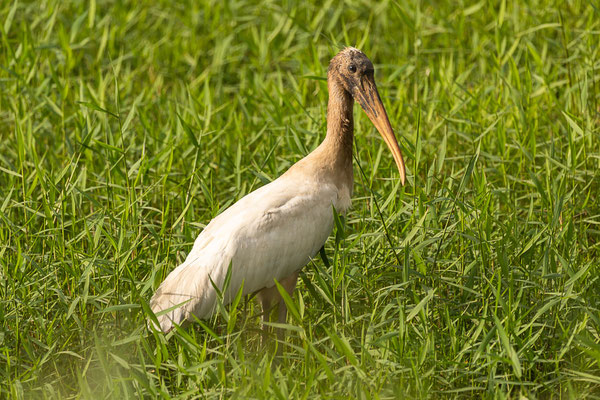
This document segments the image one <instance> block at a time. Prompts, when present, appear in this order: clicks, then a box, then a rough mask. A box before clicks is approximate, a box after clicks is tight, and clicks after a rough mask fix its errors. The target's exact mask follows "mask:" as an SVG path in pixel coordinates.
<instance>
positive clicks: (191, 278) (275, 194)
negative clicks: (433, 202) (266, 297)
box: [150, 175, 340, 332]
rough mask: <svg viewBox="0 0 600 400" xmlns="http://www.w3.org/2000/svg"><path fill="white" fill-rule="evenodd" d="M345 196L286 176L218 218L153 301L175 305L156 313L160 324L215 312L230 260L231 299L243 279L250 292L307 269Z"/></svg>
mask: <svg viewBox="0 0 600 400" xmlns="http://www.w3.org/2000/svg"><path fill="white" fill-rule="evenodd" d="M339 197H340V196H339V193H338V190H337V188H336V187H335V185H333V184H327V183H323V182H314V181H312V180H311V179H310V178H309V177H307V178H306V179H303V178H302V177H298V176H293V179H290V176H288V175H283V176H282V177H280V178H279V179H277V180H275V181H273V182H271V183H269V184H268V185H265V186H263V187H261V188H259V189H257V190H256V191H254V192H252V193H250V194H248V195H247V196H245V197H243V198H242V199H241V200H239V201H238V202H237V203H235V204H234V205H232V206H231V207H229V208H228V209H227V210H225V211H224V212H223V213H221V214H220V215H218V216H217V217H215V218H214V219H213V220H212V221H211V222H210V223H209V224H208V225H207V226H206V228H205V229H204V230H203V231H202V233H200V235H199V236H198V238H197V239H196V241H195V243H194V247H193V249H192V251H191V252H190V254H189V255H188V256H187V258H186V260H185V261H184V262H183V264H181V265H180V266H178V267H177V268H176V269H175V270H173V272H171V273H170V274H169V276H167V278H166V279H165V281H164V282H163V283H162V284H161V285H160V287H159V288H158V290H157V291H156V293H155V295H154V296H153V298H152V300H151V302H150V305H151V308H152V311H153V312H154V313H160V312H161V311H163V310H166V309H169V308H173V307H174V309H173V310H171V311H169V312H167V313H165V314H163V315H160V316H158V320H159V323H160V327H161V329H162V330H163V331H165V332H167V331H169V330H171V329H172V327H173V322H175V323H177V324H181V323H182V322H184V321H185V320H187V319H191V318H193V317H192V314H193V315H195V316H196V317H197V318H200V319H202V318H208V317H210V315H211V314H212V313H213V311H214V309H215V306H216V304H217V300H218V298H217V291H216V290H215V289H214V287H213V284H214V285H215V286H216V287H217V288H219V290H223V284H224V282H225V278H226V275H227V271H228V268H230V266H231V268H232V270H231V280H230V284H229V286H228V287H227V288H225V290H224V291H223V302H224V303H225V304H227V303H229V302H230V301H231V300H232V299H233V298H234V297H235V295H236V294H237V292H238V291H239V289H240V288H241V287H242V285H243V293H244V294H249V293H253V292H256V291H257V290H260V289H262V288H265V287H271V286H273V285H274V279H276V280H278V281H279V280H281V279H284V278H286V277H288V276H290V275H291V274H293V273H294V272H296V271H298V270H299V269H301V268H302V267H303V266H304V265H306V264H307V263H308V262H309V260H310V258H311V257H313V256H314V255H315V254H316V253H317V252H318V251H319V249H320V248H321V246H323V244H324V243H325V241H326V240H327V237H328V236H329V234H330V233H331V230H332V227H333V214H332V209H331V207H332V205H334V206H336V205H337V203H338V201H339ZM177 305H181V306H180V307H176V306H177Z"/></svg>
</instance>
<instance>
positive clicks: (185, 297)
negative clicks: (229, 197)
mask: <svg viewBox="0 0 600 400" xmlns="http://www.w3.org/2000/svg"><path fill="white" fill-rule="evenodd" d="M373 72H374V70H373V64H372V63H371V61H370V60H369V59H368V58H367V56H366V55H365V54H364V53H362V52H361V51H359V50H357V49H355V48H352V47H348V48H345V49H344V50H342V51H341V52H339V53H338V54H337V55H336V56H335V57H334V58H333V59H332V60H331V62H330V64H329V69H328V72H327V87H328V89H329V103H328V105H327V134H326V136H325V139H324V140H323V142H322V143H321V144H320V145H319V146H318V147H317V148H316V149H315V150H314V151H313V152H312V153H310V154H309V155H308V156H306V157H304V158H303V159H302V160H300V161H298V162H297V163H296V164H294V165H293V166H292V167H291V168H290V169H289V170H287V171H286V172H285V173H284V174H283V175H281V176H280V177H279V178H278V179H276V180H274V181H273V182H271V183H269V184H267V185H265V186H263V187H261V188H259V189H257V190H255V191H254V192H251V193H250V194H248V195H246V196H245V197H243V198H242V199H241V200H239V201H238V202H237V203H235V204H234V205H232V206H231V207H229V208H228V209H226V210H225V211H223V212H222V213H221V214H219V215H218V216H217V217H215V218H214V219H213V220H212V221H211V222H210V223H209V224H208V225H207V226H206V228H204V230H203V231H202V232H201V233H200V235H199V236H198V238H197V239H196V241H195V242H194V246H193V248H192V251H191V252H190V253H189V255H188V256H187V258H186V260H185V261H184V262H183V264H181V265H180V266H178V267H177V268H175V270H173V271H172V272H171V273H170V274H169V275H168V276H167V278H166V279H165V280H164V282H163V283H162V284H161V285H160V287H159V288H158V290H157V291H156V293H155V294H154V296H153V297H152V300H151V302H150V306H151V309H152V311H153V312H154V313H156V314H158V313H160V312H161V311H163V313H162V315H158V316H157V318H158V322H159V324H160V329H162V331H164V332H168V331H170V330H171V329H173V327H174V324H182V323H183V322H185V321H186V320H193V319H194V316H195V317H197V318H199V319H204V318H208V317H210V316H211V315H212V313H213V312H214V311H215V308H216V304H217V301H218V294H217V291H216V290H215V286H216V287H218V288H219V289H221V288H223V285H224V282H225V279H226V275H227V272H228V269H229V268H231V275H230V281H229V285H228V286H227V287H226V288H225V289H224V291H223V297H222V298H223V302H224V303H225V304H227V303H229V302H230V301H232V300H233V298H234V297H235V295H236V294H237V293H238V291H239V290H240V288H242V287H243V294H244V295H246V294H251V293H257V295H258V298H259V300H260V301H261V303H262V307H263V310H264V314H263V318H265V320H268V314H269V311H270V310H271V307H272V306H274V305H276V304H277V303H281V304H280V306H279V311H278V320H279V322H282V323H283V322H285V318H286V312H287V311H286V307H285V303H284V302H282V301H281V300H282V299H281V296H280V294H279V292H278V290H277V287H276V286H275V280H277V281H278V282H279V283H280V284H281V285H282V286H283V287H284V288H285V290H287V292H288V293H289V294H290V295H291V294H292V292H293V291H294V288H295V287H296V280H297V278H298V273H299V272H300V270H301V269H302V268H303V267H304V266H305V265H306V264H307V263H308V262H309V261H310V259H311V258H312V257H314V256H315V255H316V253H317V252H318V251H319V250H320V249H321V247H322V246H323V244H324V243H325V241H326V240H327V237H328V236H329V234H330V233H331V231H332V229H333V224H334V216H333V212H332V209H331V207H332V205H333V207H335V209H336V211H337V212H338V213H339V214H342V215H343V214H345V213H346V210H348V208H349V207H350V198H351V196H352V183H353V173H352V142H353V139H354V121H353V112H352V108H353V107H352V106H353V102H354V100H356V101H357V102H358V103H359V104H360V105H361V107H362V109H363V110H364V111H365V113H366V114H367V115H368V117H369V119H370V120H371V122H372V123H373V124H374V125H375V127H376V128H377V130H378V131H379V133H380V134H381V136H383V139H384V140H385V143H386V144H387V146H388V147H389V149H390V151H391V152H392V155H393V157H394V160H395V161H396V164H397V166H398V169H399V171H400V179H401V181H402V184H404V180H405V169H404V161H403V159H402V153H401V152H400V148H399V147H398V142H397V141H396V137H395V136H394V132H393V130H392V127H391V125H390V122H389V119H388V117H387V114H386V111H385V108H384V106H383V104H382V102H381V99H380V97H379V93H378V92H377V87H376V86H375V80H374V77H373ZM213 285H214V286H213ZM242 285H243V286H242ZM169 309H170V310H169ZM165 310H168V311H166V312H165Z"/></svg>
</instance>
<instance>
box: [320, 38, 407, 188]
mask: <svg viewBox="0 0 600 400" xmlns="http://www.w3.org/2000/svg"><path fill="white" fill-rule="evenodd" d="M374 72H375V69H374V68H373V63H372V62H371V60H369V59H368V58H367V56H366V55H365V54H364V53H363V52H362V51H360V50H358V49H355V48H353V47H346V48H345V49H344V50H342V51H340V52H339V53H338V54H337V55H336V56H335V57H333V59H332V60H331V62H330V63H329V69H328V71H327V78H328V80H329V81H330V82H336V83H338V84H339V85H341V87H343V88H344V90H345V91H347V92H348V93H349V94H350V95H351V96H352V97H353V98H354V100H356V101H357V102H358V104H360V106H361V107H362V109H363V110H364V111H365V113H366V114H367V116H368V117H369V119H370V120H371V122H372V123H373V125H375V128H377V130H378V131H379V133H380V134H381V136H382V137H383V139H384V140H385V143H386V144H387V146H388V147H389V149H390V151H391V152H392V155H393V157H394V161H396V165H397V166H398V171H400V179H401V181H402V184H403V185H404V181H405V178H406V172H405V167H404V159H403V158H402V152H401V151H400V147H399V146H398V141H397V140H396V137H395V136H394V131H393V130H392V126H391V124H390V120H389V119H388V116H387V113H386V111H385V108H384V107H383V103H382V102H381V98H380V97H379V92H377V86H376V85H375V78H374Z"/></svg>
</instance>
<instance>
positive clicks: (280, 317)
mask: <svg viewBox="0 0 600 400" xmlns="http://www.w3.org/2000/svg"><path fill="white" fill-rule="evenodd" d="M298 274H299V271H297V272H294V273H293V274H292V275H290V276H288V277H287V278H285V279H282V280H281V282H280V284H281V286H282V287H283V288H284V289H285V291H286V292H287V293H288V294H289V295H290V297H292V294H293V293H294V289H296V282H298ZM277 295H278V296H279V310H278V311H277V322H279V323H280V324H285V323H286V317H287V306H286V305H285V301H283V298H282V297H281V295H280V294H279V292H277ZM284 333H285V332H284V330H283V328H279V329H277V340H278V341H279V342H280V343H279V346H278V347H277V355H279V356H280V355H282V353H283V339H284Z"/></svg>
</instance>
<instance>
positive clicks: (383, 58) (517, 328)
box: [0, 0, 600, 399]
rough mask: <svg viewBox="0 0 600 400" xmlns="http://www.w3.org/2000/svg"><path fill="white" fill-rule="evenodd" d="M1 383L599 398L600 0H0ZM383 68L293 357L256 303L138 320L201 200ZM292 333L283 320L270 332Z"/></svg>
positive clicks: (246, 174) (227, 187) (18, 391)
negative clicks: (198, 316) (351, 183)
mask: <svg viewBox="0 0 600 400" xmlns="http://www.w3.org/2000/svg"><path fill="white" fill-rule="evenodd" d="M0 40H1V42H0V138H1V142H2V145H1V150H0V327H1V328H0V397H2V398H15V399H20V398H27V399H29V398H60V399H65V398H93V399H99V398H119V399H120V398H134V397H138V398H170V397H179V398H194V397H198V398H213V397H215V398H217V397H218V398H229V397H231V398H281V399H287V398H303V399H306V398H310V399H315V398H343V397H347V398H365V399H370V398H381V399H383V398H401V397H413V398H426V397H434V398H438V397H442V396H443V397H446V396H447V397H458V398H461V397H462V398H472V397H485V398H507V397H509V398H523V397H524V398H578V399H579V398H598V397H600V367H599V365H598V363H599V362H600V344H599V338H600V331H599V330H600V312H599V306H600V296H599V293H600V283H599V277H598V272H599V264H600V262H599V257H598V256H599V248H600V231H599V224H600V206H599V204H600V203H599V199H598V196H599V194H600V193H599V184H600V180H599V179H600V172H599V166H600V150H599V149H600V74H599V72H598V71H600V61H599V60H600V3H598V1H597V0H589V1H584V0H581V1H579V0H572V1H541V0H540V1H535V0H533V1H506V0H504V1H493V2H487V1H480V2H474V1H439V2H438V1H416V0H412V1H382V2H372V1H359V0H352V1H345V2H338V1H332V0H329V1H325V2H323V3H321V2H309V1H251V0H240V1H221V0H218V1H189V0H182V1H177V2H170V1H149V0H140V1H130V0H122V1H97V0H89V1H88V0H86V1H58V0H45V1H16V0H15V1H12V0H6V1H3V2H1V3H0ZM346 45H352V46H355V47H358V48H360V49H362V50H363V51H364V52H365V53H366V54H367V55H368V56H369V57H370V58H371V59H372V60H373V61H374V63H375V65H376V80H377V82H378V85H379V89H380V93H381V95H382V98H383V101H384V103H385V106H386V108H387V110H388V113H389V116H390V120H391V121H392V125H393V127H394V129H395V131H396V134H397V136H398V137H399V140H400V142H401V147H402V149H403V152H404V154H405V158H406V160H407V166H408V176H409V179H408V184H407V186H406V187H401V186H400V185H399V179H398V173H397V171H396V169H395V166H394V163H393V160H392V157H391V156H390V155H389V154H388V152H387V150H386V148H385V144H384V142H383V140H381V138H380V137H379V136H378V134H377V132H376V131H375V129H374V128H373V126H372V125H371V124H370V122H369V121H368V119H367V118H366V116H365V115H364V113H362V111H360V109H359V108H358V107H357V108H356V143H355V158H356V160H355V196H354V201H353V209H352V210H351V212H350V213H349V215H348V216H347V218H346V222H345V225H340V226H339V227H338V229H337V231H336V234H335V235H334V236H335V238H336V239H335V240H334V239H333V238H332V239H331V240H330V241H329V242H328V243H327V245H326V254H327V258H326V259H325V260H322V259H320V258H319V259H316V260H314V262H311V263H310V264H309V265H308V266H307V267H306V268H305V269H304V272H303V273H302V277H301V283H300V285H299V290H298V291H297V292H296V295H295V296H294V298H293V299H292V305H293V307H292V310H291V312H290V316H289V318H288V324H287V325H286V326H285V328H286V331H287V340H286V343H285V347H284V355H283V357H282V358H280V359H277V358H276V357H275V351H274V348H272V347H273V346H271V347H268V348H263V347H261V346H260V334H259V324H258V317H257V314H258V312H259V310H258V307H257V306H256V304H255V302H254V301H253V300H252V299H242V300H241V301H240V302H239V303H238V304H237V306H235V307H230V308H227V309H221V310H220V312H219V315H218V316H217V317H215V318H214V319H213V320H211V321H206V322H205V324H204V326H201V325H200V324H194V325H191V326H189V327H187V328H185V329H181V330H179V331H177V332H174V333H172V334H169V335H167V336H164V335H162V334H158V333H152V332H149V331H148V330H147V329H146V326H145V320H146V313H147V302H148V300H149V298H150V296H151V294H152V292H153V290H154V289H155V288H156V287H157V285H158V284H159V283H160V282H161V280H162V279H163V278H164V277H165V276H166V274H167V273H168V272H169V271H170V270H172V269H173V268H174V267H175V266H176V265H177V264H178V263H179V262H181V261H182V260H183V259H184V258H185V256H186V254H187V252H188V251H189V250H190V249H191V246H192V243H193V240H194V238H195V237H196V236H197V235H198V233H199V232H200V231H201V230H202V228H203V227H204V226H205V224H206V223H208V221H209V220H210V219H211V218H212V217H214V216H215V215H217V214H218V213H219V211H221V210H223V209H225V208H226V207H227V206H228V205H230V204H231V203H232V202H235V201H236V200H238V199H239V198H241V197H242V196H244V195H245V194H247V193H248V192H250V191H251V190H253V189H255V188H257V187H259V186H260V185H262V184H264V183H265V182H268V181H269V180H271V179H274V178H275V177H277V176H278V175H280V174H281V173H282V172H283V171H285V170H286V169H287V168H288V167H289V166H290V165H292V164H293V163H294V162H296V161H297V160H299V159H300V158H301V157H303V156H304V155H306V154H307V153H308V152H309V151H310V150H311V149H313V148H315V146H317V144H318V143H319V142H320V140H321V139H322V138H323V137H324V134H325V116H326V104H327V86H326V81H325V77H326V68H327V65H328V61H329V59H330V58H331V57H332V56H333V55H335V54H336V53H337V51H338V50H339V49H341V48H342V47H343V46H346ZM279 345H282V344H279Z"/></svg>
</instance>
